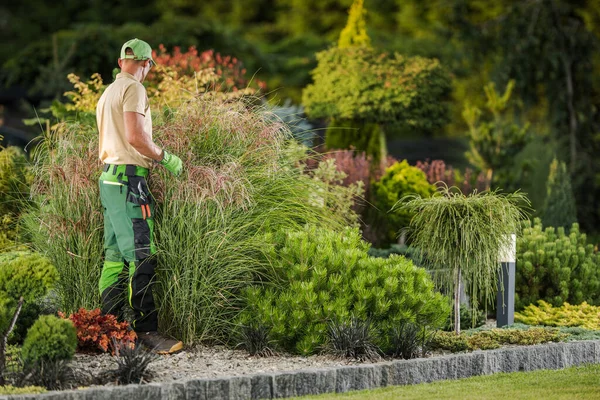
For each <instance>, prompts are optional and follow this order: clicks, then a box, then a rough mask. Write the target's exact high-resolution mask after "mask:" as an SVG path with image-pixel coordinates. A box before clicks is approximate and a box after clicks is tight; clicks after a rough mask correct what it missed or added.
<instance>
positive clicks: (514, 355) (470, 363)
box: [0, 340, 600, 400]
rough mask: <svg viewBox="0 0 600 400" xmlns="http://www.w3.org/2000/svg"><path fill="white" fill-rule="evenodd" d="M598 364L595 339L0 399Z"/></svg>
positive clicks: (94, 397)
mask: <svg viewBox="0 0 600 400" xmlns="http://www.w3.org/2000/svg"><path fill="white" fill-rule="evenodd" d="M598 363H600V340H590V341H576V342H568V343H548V344H542V345H534V346H518V347H517V346H515V347H508V348H501V349H496V350H486V351H474V352H471V353H462V354H451V355H445V356H436V357H431V358H420V359H414V360H394V361H386V362H379V363H375V364H363V365H355V366H341V367H331V368H324V369H306V370H298V371H285V372H277V373H272V374H256V375H248V376H234V377H220V378H215V379H188V380H182V381H174V382H166V383H150V384H148V385H127V386H107V387H94V388H90V389H81V390H69V391H63V392H50V393H43V394H35V395H34V394H29V395H12V396H0V400H121V399H122V400H138V399H139V400H149V399H157V400H215V399H225V400H246V399H252V400H254V399H271V398H286V397H295V396H306V395H316V394H323V393H341V392H348V391H352V390H364V389H376V388H380V387H386V386H394V385H411V384H416V383H424V382H433V381H438V380H445V379H460V378H467V377H471V376H478V375H490V374H495V373H499V372H516V371H534V370H539V369H562V368H567V367H571V366H576V365H582V364H598Z"/></svg>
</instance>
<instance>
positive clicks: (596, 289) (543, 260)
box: [515, 218, 600, 310]
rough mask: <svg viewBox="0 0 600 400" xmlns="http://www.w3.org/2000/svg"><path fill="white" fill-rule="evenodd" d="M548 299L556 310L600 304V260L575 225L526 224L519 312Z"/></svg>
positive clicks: (520, 263)
mask: <svg viewBox="0 0 600 400" xmlns="http://www.w3.org/2000/svg"><path fill="white" fill-rule="evenodd" d="M538 300H544V301H545V302H547V303H550V304H552V305H553V306H555V307H560V306H562V304H563V303H565V302H568V303H570V304H580V303H582V302H584V301H586V302H588V303H589V304H592V305H598V304H600V259H599V258H598V255H597V254H595V253H594V248H593V246H592V245H590V244H587V238H586V235H585V234H583V233H581V232H580V231H579V225H578V224H573V225H572V226H571V229H570V232H569V234H566V233H565V230H564V228H558V229H555V228H553V227H547V228H546V229H543V228H542V222H541V220H540V219H539V218H536V219H535V220H534V221H533V223H532V222H531V221H524V222H523V233H522V235H521V236H519V238H518V240H517V266H516V282H515V309H516V310H522V309H523V308H524V307H526V306H528V305H529V304H535V303H536V302H537V301H538Z"/></svg>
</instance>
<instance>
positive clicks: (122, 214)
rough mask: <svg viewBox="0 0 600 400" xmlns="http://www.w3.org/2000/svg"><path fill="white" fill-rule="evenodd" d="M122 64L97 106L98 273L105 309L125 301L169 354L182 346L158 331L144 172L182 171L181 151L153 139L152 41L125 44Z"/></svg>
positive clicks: (143, 330) (145, 333)
mask: <svg viewBox="0 0 600 400" xmlns="http://www.w3.org/2000/svg"><path fill="white" fill-rule="evenodd" d="M118 63H119V67H120V68H121V72H120V73H119V74H117V76H116V79H115V81H114V82H113V83H112V84H110V85H109V86H108V87H107V88H106V90H105V91H104V93H103V94H102V97H100V100H99V101H98V105H97V107H96V122H97V123H98V132H99V134H100V143H99V144H100V146H99V147H100V160H101V161H102V162H103V163H104V168H103V172H102V175H101V176H100V179H99V185H100V199H101V202H102V206H103V208H104V251H105V261H104V266H103V268H102V275H101V277H100V295H101V296H102V311H103V312H104V313H110V314H115V315H117V317H118V318H120V319H122V318H123V316H122V308H123V305H124V303H125V301H128V303H129V306H130V307H131V308H132V309H133V313H134V320H133V321H132V322H131V326H132V327H133V329H134V330H135V331H136V333H137V334H138V337H139V339H140V340H141V341H142V343H143V344H144V345H145V346H147V347H149V348H151V349H153V350H154V351H155V352H157V353H160V354H170V353H174V352H177V351H179V350H181V348H182V347H183V345H182V343H181V342H179V341H176V340H172V339H169V338H166V337H163V336H161V335H159V334H158V332H157V329H158V318H157V313H156V307H155V304H154V297H153V295H152V288H151V286H152V284H153V281H154V274H155V272H154V271H155V268H156V259H155V257H154V254H155V253H156V249H155V247H154V232H153V231H154V229H153V228H154V202H153V200H152V195H151V194H150V191H149V190H148V185H147V182H146V178H147V177H148V172H149V168H150V167H151V166H152V164H153V162H158V163H160V164H161V165H163V166H164V167H165V168H166V169H167V170H168V171H169V172H171V173H172V174H173V175H175V176H178V175H179V174H181V171H182V169H183V165H182V162H181V160H180V159H179V157H177V156H175V155H173V154H170V153H168V152H166V151H165V150H163V149H161V148H160V147H159V146H157V145H156V144H155V143H154V142H153V141H152V116H151V114H150V107H149V104H148V97H147V94H146V89H145V88H144V86H143V85H142V82H143V81H144V79H145V78H146V75H147V74H148V71H149V70H150V68H151V67H152V65H153V64H154V60H153V59H152V49H151V48H150V45H148V43H146V42H144V41H142V40H139V39H132V40H129V41H128V42H126V43H125V44H124V45H123V47H122V48H121V56H120V58H119V60H118ZM126 266H127V269H125V267H126ZM126 287H127V291H125V288H126ZM125 293H127V296H126V297H125ZM126 299H127V300H126Z"/></svg>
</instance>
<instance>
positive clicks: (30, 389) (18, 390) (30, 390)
mask: <svg viewBox="0 0 600 400" xmlns="http://www.w3.org/2000/svg"><path fill="white" fill-rule="evenodd" d="M45 392H46V389H45V388H43V387H40V386H25V387H15V386H11V385H6V386H0V395H8V396H10V395H13V394H35V393H45Z"/></svg>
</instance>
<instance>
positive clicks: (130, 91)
mask: <svg viewBox="0 0 600 400" xmlns="http://www.w3.org/2000/svg"><path fill="white" fill-rule="evenodd" d="M147 104H148V97H147V95H146V89H145V88H144V86H142V85H141V84H139V85H138V84H132V85H129V86H127V88H126V89H125V93H124V94H123V112H127V111H131V112H136V113H138V114H142V115H144V116H145V115H146V108H147Z"/></svg>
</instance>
